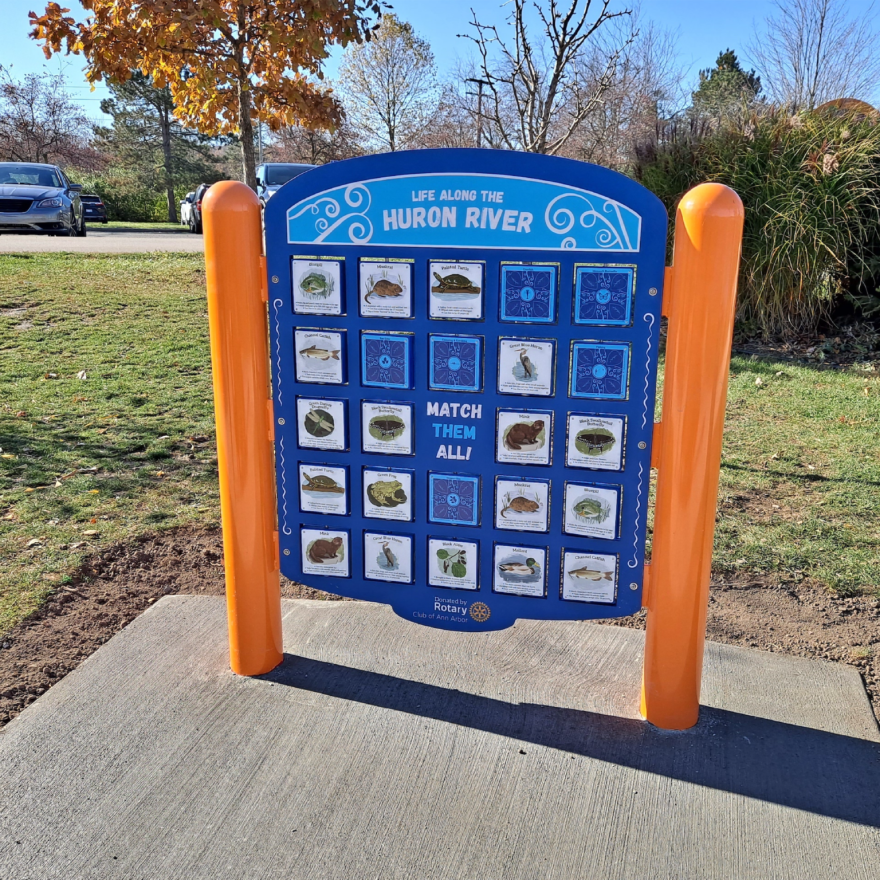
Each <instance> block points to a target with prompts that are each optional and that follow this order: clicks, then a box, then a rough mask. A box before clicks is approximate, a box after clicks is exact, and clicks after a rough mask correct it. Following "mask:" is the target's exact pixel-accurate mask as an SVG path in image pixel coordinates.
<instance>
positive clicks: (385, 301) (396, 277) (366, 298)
mask: <svg viewBox="0 0 880 880" xmlns="http://www.w3.org/2000/svg"><path fill="white" fill-rule="evenodd" d="M358 273H359V279H358V288H359V289H358V300H359V303H360V313H361V317H362V318H411V317H412V316H413V296H412V275H413V265H412V263H411V262H409V261H400V262H397V261H391V262H383V261H379V260H361V261H360V264H359V266H358Z"/></svg>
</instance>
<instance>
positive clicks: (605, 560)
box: [560, 550, 617, 605]
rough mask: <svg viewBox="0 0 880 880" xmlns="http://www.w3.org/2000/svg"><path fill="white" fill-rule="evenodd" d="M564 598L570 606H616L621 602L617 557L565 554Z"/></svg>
mask: <svg viewBox="0 0 880 880" xmlns="http://www.w3.org/2000/svg"><path fill="white" fill-rule="evenodd" d="M560 595H561V597H562V598H563V599H565V600H567V601H569V602H599V603H602V604H605V605H613V604H614V601H615V599H616V598H617V555H616V554H614V553H581V552H580V551H574V550H563V551H562V570H561V586H560Z"/></svg>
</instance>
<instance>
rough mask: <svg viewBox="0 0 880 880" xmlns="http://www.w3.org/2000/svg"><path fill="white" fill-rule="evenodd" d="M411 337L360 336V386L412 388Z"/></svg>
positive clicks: (376, 334) (406, 334)
mask: <svg viewBox="0 0 880 880" xmlns="http://www.w3.org/2000/svg"><path fill="white" fill-rule="evenodd" d="M412 352H413V335H412V334H411V333H368V332H366V331H364V332H362V333H361V385H366V386H368V387H370V388H404V389H410V388H412V387H413V371H412Z"/></svg>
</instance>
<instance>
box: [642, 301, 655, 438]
mask: <svg viewBox="0 0 880 880" xmlns="http://www.w3.org/2000/svg"><path fill="white" fill-rule="evenodd" d="M644 319H645V320H646V321H647V322H648V350H647V351H646V352H645V399H644V402H643V405H642V428H643V429H644V428H645V427H646V426H647V424H648V386H649V385H650V384H651V333H652V332H653V330H654V316H653V315H644Z"/></svg>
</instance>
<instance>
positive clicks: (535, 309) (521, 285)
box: [500, 263, 559, 324]
mask: <svg viewBox="0 0 880 880" xmlns="http://www.w3.org/2000/svg"><path fill="white" fill-rule="evenodd" d="M558 279H559V266H558V265H557V264H555V263H550V264H540V265H539V264H534V263H502V265H501V291H500V301H501V307H500V313H501V320H502V321H510V322H516V323H523V324H553V323H555V321H556V287H557V282H558Z"/></svg>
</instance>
